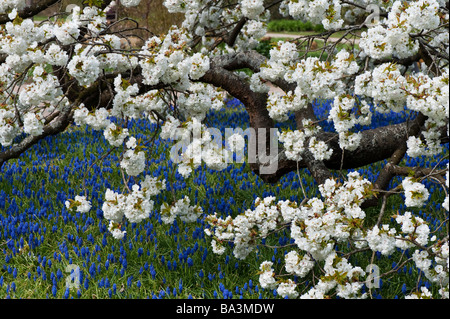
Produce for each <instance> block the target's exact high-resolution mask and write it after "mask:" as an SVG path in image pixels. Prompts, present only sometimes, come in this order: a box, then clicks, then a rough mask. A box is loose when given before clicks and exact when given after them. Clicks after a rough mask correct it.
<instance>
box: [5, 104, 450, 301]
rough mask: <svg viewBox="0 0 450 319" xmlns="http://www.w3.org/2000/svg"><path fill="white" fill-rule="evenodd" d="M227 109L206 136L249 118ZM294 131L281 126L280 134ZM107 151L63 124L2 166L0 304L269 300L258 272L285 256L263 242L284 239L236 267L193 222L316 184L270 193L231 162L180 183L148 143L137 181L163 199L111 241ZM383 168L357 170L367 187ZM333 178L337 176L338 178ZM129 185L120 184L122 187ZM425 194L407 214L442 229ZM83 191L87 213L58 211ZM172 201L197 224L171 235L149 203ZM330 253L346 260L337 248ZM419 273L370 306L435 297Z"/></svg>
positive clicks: (305, 285) (113, 181)
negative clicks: (157, 184) (158, 183)
mask: <svg viewBox="0 0 450 319" xmlns="http://www.w3.org/2000/svg"><path fill="white" fill-rule="evenodd" d="M227 106H228V107H227V108H226V109H224V110H221V111H214V112H210V114H209V115H208V122H209V123H208V124H209V126H211V127H217V128H222V129H223V128H225V127H242V128H243V129H245V127H246V126H247V125H248V115H247V113H246V111H245V109H244V108H243V107H242V105H241V104H240V103H239V101H237V100H234V99H233V100H229V101H228V102H227ZM328 109H329V103H328V102H326V101H325V102H323V103H319V102H318V103H316V104H315V111H316V114H317V115H318V116H319V118H324V117H325V116H326V114H327V110H328ZM408 116H409V114H408V113H407V112H405V113H403V114H398V115H396V114H377V115H376V116H375V117H374V120H373V125H372V127H374V126H380V125H386V124H387V123H392V122H396V123H398V122H401V121H404V120H405V119H406V118H407V117H408ZM293 123H294V120H293V118H291V121H290V122H288V123H287V124H284V125H287V126H289V125H292V124H293ZM322 124H323V128H324V129H325V130H333V127H332V126H331V125H329V123H327V122H322ZM280 126H281V125H280ZM128 128H129V129H130V132H131V134H132V135H134V136H136V137H138V138H139V137H140V138H142V139H143V140H144V141H145V140H149V139H151V138H152V136H153V134H154V132H155V130H156V129H157V127H156V126H155V125H154V124H151V123H149V122H148V121H144V120H139V121H132V122H130V123H129V127H128ZM363 129H364V128H363ZM109 150H110V146H109V145H108V143H107V142H106V141H105V139H104V138H103V135H102V133H101V132H98V131H94V130H92V129H90V128H86V127H77V126H70V127H69V128H68V129H67V130H66V131H65V132H64V133H62V134H59V135H57V136H52V137H48V138H46V139H45V140H42V141H41V142H40V143H38V144H36V145H35V146H34V147H32V148H31V149H30V150H28V151H27V152H26V153H24V154H23V155H22V156H21V157H20V158H19V159H17V160H12V161H9V162H8V163H6V164H4V165H3V167H2V168H1V170H0V264H1V267H0V298H39V299H40V298H75V299H76V298H86V299H93V298H102V299H103V298H164V299H166V298H194V299H197V298H208V299H213V298H218V299H222V298H223V299H228V298H230V299H231V298H233V299H239V298H244V299H254V298H268V299H270V298H277V295H276V291H271V290H267V289H266V290H265V289H262V288H260V286H259V282H258V278H259V276H258V271H259V264H260V263H261V262H263V261H265V260H270V261H273V262H274V267H275V270H276V272H280V271H281V270H282V268H283V264H284V258H283V257H284V254H285V253H286V252H288V251H289V250H290V248H289V249H288V248H280V249H275V250H273V249H270V248H268V247H266V246H265V245H264V244H274V245H275V244H276V245H280V246H284V245H287V244H290V243H292V241H291V239H290V237H289V232H288V231H287V230H286V231H285V233H282V234H274V235H272V236H271V237H269V238H267V239H266V240H265V241H263V242H261V244H260V245H259V246H258V249H257V250H256V251H255V252H253V253H252V254H251V255H250V256H249V257H248V258H247V259H246V260H244V261H241V260H237V259H236V258H235V257H233V255H232V249H231V247H230V248H228V250H227V252H226V253H225V254H224V255H221V256H218V255H215V254H213V253H212V248H211V244H210V239H209V238H208V237H207V236H206V235H205V233H204V230H205V228H206V227H207V226H206V224H205V221H204V218H205V217H206V216H207V215H209V214H213V213H214V212H217V213H218V215H222V216H227V215H232V216H236V215H237V214H239V213H242V212H243V211H245V210H246V209H248V208H252V207H253V201H254V199H255V198H256V197H266V196H277V198H278V199H290V200H295V201H299V202H300V201H301V200H302V199H303V193H302V191H301V186H300V181H299V178H301V179H302V180H301V182H302V183H303V185H304V186H305V187H306V192H307V194H308V196H317V194H318V191H317V185H315V184H314V182H313V179H312V178H311V176H310V175H309V172H308V170H306V169H305V170H301V171H300V176H298V175H297V173H296V172H291V173H289V174H286V175H285V176H283V177H282V178H281V180H280V181H279V182H278V183H276V184H273V185H271V184H265V183H263V182H262V180H261V179H260V178H259V177H258V176H257V175H255V174H254V173H253V172H252V171H251V170H250V169H249V167H248V165H245V164H240V163H235V164H232V165H229V166H228V167H227V168H226V169H225V170H224V171H221V172H216V171H212V170H210V169H207V168H206V167H205V166H201V167H199V168H198V169H197V170H196V171H195V173H194V174H193V176H192V177H191V178H189V179H186V180H185V179H184V178H183V177H182V176H181V175H180V174H178V173H177V172H176V166H175V165H174V164H173V163H172V162H171V161H170V160H169V151H170V145H169V144H167V143H166V141H163V140H160V139H156V140H155V141H154V144H153V145H152V146H151V147H149V148H148V150H147V153H146V156H147V164H148V166H147V169H146V171H145V172H144V173H143V174H142V176H144V175H146V174H149V175H151V176H154V177H160V178H161V179H166V181H167V184H166V188H167V189H166V191H164V192H162V193H161V194H159V195H157V197H156V199H155V207H154V210H153V211H152V213H151V214H150V216H149V218H148V219H147V220H144V221H143V222H141V223H140V224H130V223H128V224H126V231H127V234H126V236H125V238H124V239H122V240H120V241H118V240H115V239H114V238H113V237H112V236H111V235H110V234H109V232H108V230H107V227H108V223H107V221H106V220H105V219H103V216H102V211H101V206H102V203H103V196H104V193H105V190H106V189H107V188H111V189H114V190H115V191H119V190H121V189H122V182H121V174H120V170H119V167H118V163H119V161H118V157H119V156H120V154H119V152H118V151H113V152H111V153H110V154H109V155H108V156H106V157H105V158H103V159H102V156H103V155H104V154H106V153H107V152H108V151H109ZM446 156H447V157H446V159H444V160H443V161H441V163H440V164H439V165H440V166H441V167H445V165H446V164H447V162H448V144H447V146H446ZM100 159H101V160H100ZM437 160H438V159H426V158H418V159H411V158H405V162H407V163H413V162H414V161H416V162H418V163H420V164H421V165H424V166H427V167H430V166H431V165H432V164H433V163H436V162H437ZM382 164H383V163H377V164H375V165H372V166H371V167H363V168H360V169H358V171H359V172H360V173H361V174H363V175H364V176H365V177H367V178H368V179H369V180H371V181H374V179H375V178H376V176H377V171H378V169H379V168H380V167H381V165H382ZM88 168H90V169H89V170H88ZM334 173H335V175H336V176H339V172H334ZM139 179H140V177H137V178H136V179H134V178H131V180H130V181H129V184H130V186H131V185H133V184H134V183H135V182H138V180H139ZM84 180H85V182H83V181H84ZM394 183H398V180H396V181H394ZM83 184H84V187H83ZM426 186H427V187H428V189H429V191H430V193H431V194H432V195H431V198H430V200H429V201H428V204H427V206H426V207H423V208H422V209H412V210H411V211H412V212H414V213H415V214H417V215H418V216H420V217H422V218H424V219H425V220H427V221H428V222H429V223H430V225H432V228H433V227H438V226H439V220H443V219H445V218H443V217H442V215H443V214H447V219H448V212H445V211H444V210H443V208H442V207H441V205H440V203H442V201H443V198H444V196H445V195H444V194H443V192H442V191H441V190H440V188H439V187H438V186H436V185H435V184H433V183H429V182H427V183H426ZM85 193H86V194H87V195H88V198H89V199H91V201H92V208H91V210H90V211H89V212H88V213H87V214H80V213H75V212H71V211H67V209H66V208H65V205H64V202H65V201H66V200H67V199H69V198H74V196H75V195H83V194H85ZM183 195H187V196H189V197H190V199H191V203H196V204H199V205H200V206H201V207H202V208H203V211H204V214H203V216H201V217H200V218H199V219H197V221H196V222H195V223H192V224H186V223H184V222H180V221H179V220H178V221H177V220H176V221H175V223H174V224H173V225H166V224H163V223H162V221H161V216H160V213H159V207H160V205H161V204H162V203H163V202H166V201H167V202H171V201H173V200H176V199H179V198H181V197H182V196H183ZM402 202H403V200H402V198H401V196H400V195H395V196H392V197H390V198H389V201H388V206H387V207H388V211H387V212H386V214H385V220H384V222H389V220H390V219H391V216H392V215H393V214H395V213H397V211H404V210H405V206H404V205H403V204H402ZM378 209H379V208H372V209H370V210H369V211H368V217H367V223H374V222H375V221H376V219H377V211H378ZM444 228H445V227H444ZM339 249H341V250H343V251H345V249H347V247H339ZM408 256H409V252H408V251H404V252H402V251H398V252H397V253H395V254H394V255H392V256H391V257H389V258H385V257H382V256H381V255H380V254H378V253H377V254H376V257H375V263H376V264H377V265H378V266H379V267H380V268H381V271H382V272H385V271H388V270H391V269H393V268H395V267H396V266H397V264H399V260H405V257H408ZM370 258H371V253H367V254H358V255H354V256H352V257H351V258H350V261H351V262H353V263H354V264H355V265H360V266H361V267H362V268H363V269H364V267H365V266H366V265H368V264H369V263H370ZM402 258H403V259H402ZM70 265H72V266H70ZM71 267H72V268H75V269H78V270H79V279H80V280H79V281H77V280H76V278H78V277H77V275H78V274H76V273H72V274H71V273H70V269H71ZM419 273H420V270H418V269H417V268H416V267H415V266H414V264H413V263H412V262H408V263H406V264H405V265H404V266H403V267H401V268H400V269H398V271H397V274H396V275H395V276H392V277H388V278H386V279H383V281H382V285H381V287H380V288H378V289H372V291H371V292H372V296H373V298H388V299H390V298H403V297H404V296H405V295H406V294H410V293H411V292H412V291H414V290H415V289H416V288H417V287H421V286H426V287H429V288H430V290H431V291H432V293H433V294H434V295H435V296H436V297H438V296H439V295H438V293H437V290H438V289H439V287H437V286H434V285H431V283H430V282H428V281H427V280H426V278H425V277H424V276H422V275H420V276H418V274H419ZM71 278H75V280H72V281H71ZM313 280H314V279H313V278H311V277H310V276H309V277H307V278H306V279H302V281H298V282H299V283H300V285H299V287H298V290H299V292H300V293H304V292H306V291H307V290H308V289H309V288H310V287H311V285H312V281H313ZM68 284H69V285H68Z"/></svg>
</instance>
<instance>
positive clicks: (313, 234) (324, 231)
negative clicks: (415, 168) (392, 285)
mask: <svg viewBox="0 0 450 319" xmlns="http://www.w3.org/2000/svg"><path fill="white" fill-rule="evenodd" d="M319 190H320V193H321V195H322V198H323V199H319V198H316V197H314V198H311V199H309V200H308V201H306V203H305V204H304V205H301V206H298V205H297V203H295V202H290V201H278V203H276V202H275V198H274V197H266V198H264V199H260V198H257V199H256V200H255V203H254V204H255V209H253V210H250V209H248V210H246V211H245V212H244V213H242V214H240V215H238V216H236V217H235V218H232V217H231V216H227V217H226V218H222V217H218V216H217V213H215V214H213V215H209V216H208V217H207V218H206V219H205V221H207V223H208V224H209V225H210V228H208V229H205V233H206V234H207V235H208V236H211V237H212V247H213V251H214V252H215V253H217V254H223V253H224V252H225V250H226V246H227V245H226V243H227V242H233V244H234V245H233V254H234V255H235V256H236V257H237V258H239V259H245V258H246V257H247V256H248V255H249V254H250V253H251V252H252V251H253V250H254V249H255V248H256V246H257V245H259V244H260V243H259V240H260V239H261V238H266V237H268V236H269V235H270V234H271V233H274V232H277V231H280V230H282V229H285V228H286V227H287V226H289V228H290V236H291V238H292V240H293V242H294V243H295V246H296V250H292V251H290V252H288V253H287V254H285V267H284V268H285V271H286V273H287V274H290V275H295V276H296V277H299V278H303V277H305V276H307V275H308V273H309V272H310V271H311V270H312V269H313V268H314V266H315V265H316V264H317V263H319V262H322V263H323V270H324V275H323V276H322V277H321V279H320V280H319V281H318V282H317V283H316V284H315V285H314V286H313V287H312V288H311V289H310V290H308V291H307V292H306V293H304V294H303V295H300V298H324V297H325V296H326V295H327V293H329V292H330V291H331V290H335V291H336V293H337V295H338V296H339V297H341V298H366V297H367V293H364V292H362V291H361V289H362V287H363V285H364V284H365V280H366V279H367V273H366V272H365V271H364V270H363V269H362V268H361V267H359V266H354V265H352V264H351V263H350V261H349V260H348V259H346V258H345V257H343V256H340V255H339V254H338V253H337V252H336V249H335V248H336V245H337V244H338V243H347V242H351V243H352V244H353V245H354V246H355V248H356V249H364V248H369V249H371V250H372V251H374V252H380V253H381V254H383V255H387V256H388V255H390V254H392V253H393V252H394V251H395V249H402V250H406V249H413V248H414V247H427V246H428V245H429V244H430V243H433V242H434V241H436V236H433V237H431V232H430V228H429V226H428V224H427V223H426V222H425V221H424V220H423V219H422V218H420V217H417V216H414V215H412V214H411V213H410V212H405V213H404V214H403V215H396V216H394V219H395V221H396V222H397V224H398V225H400V229H399V231H397V229H395V228H391V227H390V226H389V225H387V224H385V225H381V227H378V225H375V226H373V228H371V229H368V230H367V229H365V228H364V227H363V224H364V220H365V217H366V214H365V212H364V211H363V210H362V209H361V207H360V206H361V204H362V203H363V202H364V201H365V199H366V198H369V197H370V196H372V194H373V191H372V184H371V183H370V182H369V181H368V180H366V179H363V178H362V177H361V176H360V175H359V173H357V172H353V173H350V174H349V175H348V180H347V181H345V182H344V183H343V184H341V183H338V182H337V181H336V180H335V179H328V180H327V181H326V182H325V183H324V184H322V185H320V186H319ZM431 247H432V250H433V252H436V253H435V254H434V256H436V257H435V259H436V261H435V266H434V267H433V266H432V263H431V260H430V259H429V257H431V256H430V255H429V254H428V253H427V252H426V251H421V250H420V249H417V250H415V253H414V256H415V257H413V258H414V260H415V262H416V265H417V266H418V267H419V268H420V269H421V270H423V271H424V272H425V273H426V275H427V278H430V280H433V281H435V282H439V283H440V284H441V285H442V286H443V287H444V288H442V291H441V294H442V295H443V296H445V294H448V241H443V242H442V243H441V244H440V245H433V246H431ZM272 266H273V263H272V262H270V261H264V262H262V263H261V265H260V284H261V287H263V288H268V289H275V288H276V289H277V292H278V294H279V295H281V296H283V297H289V298H291V297H292V298H293V297H298V296H299V293H298V291H296V286H297V284H296V283H295V282H294V281H292V280H288V281H285V280H284V279H281V278H280V279H277V278H276V277H277V276H276V275H275V272H274V269H273V268H272ZM446 285H447V286H446ZM445 286H446V288H445Z"/></svg>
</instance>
